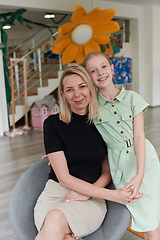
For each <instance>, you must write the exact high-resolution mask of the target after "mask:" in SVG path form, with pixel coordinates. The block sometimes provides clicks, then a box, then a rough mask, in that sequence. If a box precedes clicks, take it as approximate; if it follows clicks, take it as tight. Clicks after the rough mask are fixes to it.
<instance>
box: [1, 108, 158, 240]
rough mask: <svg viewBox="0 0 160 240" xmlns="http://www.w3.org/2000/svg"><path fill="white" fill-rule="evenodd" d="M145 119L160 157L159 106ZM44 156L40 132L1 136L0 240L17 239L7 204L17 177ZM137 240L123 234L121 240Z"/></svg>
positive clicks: (149, 134) (149, 136)
mask: <svg viewBox="0 0 160 240" xmlns="http://www.w3.org/2000/svg"><path fill="white" fill-rule="evenodd" d="M144 116H145V133H146V138H147V139H149V140H150V141H151V142H152V143H153V145H154V146H155V148H156V150H157V153H158V156H159V157H160V107H155V108H149V109H148V110H147V111H146V113H145V114H144ZM43 154H44V148H43V136H42V131H38V130H28V132H27V133H26V134H23V135H21V136H20V135H17V136H15V137H8V136H4V137H0V156H1V157H0V170H1V171H0V183H1V184H0V240H16V237H15V235H14V233H13V231H12V228H11V226H10V223H9V218H8V203H9V198H10V195H11V192H12V189H13V187H14V185H15V183H16V181H17V180H18V178H19V177H20V176H21V175H22V174H23V173H24V172H25V171H26V170H27V169H28V168H29V167H30V166H31V165H33V164H34V163H35V162H37V161H38V160H39V159H40V158H41V156H42V155H43ZM127 239H130V240H138V239H141V238H140V237H138V236H137V235H135V234H133V233H131V232H129V231H126V232H125V234H124V236H123V237H122V239H121V240H127ZM20 240H23V239H20Z"/></svg>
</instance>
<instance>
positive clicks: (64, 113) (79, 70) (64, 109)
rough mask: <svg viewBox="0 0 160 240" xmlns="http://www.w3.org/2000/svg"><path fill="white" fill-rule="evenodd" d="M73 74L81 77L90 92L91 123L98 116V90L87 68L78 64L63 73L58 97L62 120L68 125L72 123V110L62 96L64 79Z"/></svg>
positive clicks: (67, 68) (89, 109)
mask: <svg viewBox="0 0 160 240" xmlns="http://www.w3.org/2000/svg"><path fill="white" fill-rule="evenodd" d="M73 74H77V75H79V76H80V77H81V78H82V79H83V81H84V82H85V83H86V85H87V87H88V88H89V90H90V102H89V105H88V120H89V121H90V122H91V121H93V119H94V118H96V117H97V115H98V103H97V95H96V90H95V87H94V85H93V83H92V80H91V77H90V76H89V74H88V72H87V71H86V70H85V68H83V67H81V66H80V65H77V64H74V65H70V66H68V67H66V69H65V70H64V71H63V73H62V75H61V78H60V82H59V87H58V96H59V103H60V113H59V117H60V120H62V121H63V122H66V123H69V122H70V121H71V108H70V105H69V104H68V102H67V100H66V99H65V97H64V96H63V95H62V92H63V90H64V89H63V79H64V78H65V77H66V76H70V75H73Z"/></svg>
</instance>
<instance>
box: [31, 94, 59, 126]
mask: <svg viewBox="0 0 160 240" xmlns="http://www.w3.org/2000/svg"><path fill="white" fill-rule="evenodd" d="M58 112H59V104H58V102H57V101H56V99H55V98H54V97H53V95H48V96H45V97H44V98H43V99H42V100H40V101H36V102H34V103H33V104H32V106H31V119H32V127H33V128H34V129H39V130H43V122H44V120H45V119H46V118H47V117H48V116H49V115H51V114H57V113H58Z"/></svg>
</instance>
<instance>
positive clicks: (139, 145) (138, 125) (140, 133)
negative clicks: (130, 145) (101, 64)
mask: <svg viewBox="0 0 160 240" xmlns="http://www.w3.org/2000/svg"><path fill="white" fill-rule="evenodd" d="M133 127H134V129H133V130H134V147H135V152H136V160H137V174H136V176H135V177H133V178H132V180H131V181H130V182H129V183H128V184H127V185H126V186H125V187H124V188H123V189H124V190H126V189H128V187H131V186H134V187H133V189H132V191H133V194H132V197H134V196H135V195H136V193H137V192H139V188H140V185H141V183H142V180H143V177H144V168H145V157H146V148H145V134H144V117H143V112H140V113H139V114H138V115H137V116H135V118H134V122H133Z"/></svg>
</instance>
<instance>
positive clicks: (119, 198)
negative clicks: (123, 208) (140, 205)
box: [111, 188, 143, 205]
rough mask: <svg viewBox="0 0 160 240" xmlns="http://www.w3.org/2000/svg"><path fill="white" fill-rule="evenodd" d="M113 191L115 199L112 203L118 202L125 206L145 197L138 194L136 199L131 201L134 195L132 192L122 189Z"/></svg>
mask: <svg viewBox="0 0 160 240" xmlns="http://www.w3.org/2000/svg"><path fill="white" fill-rule="evenodd" d="M112 191H113V198H112V199H111V201H114V202H118V203H121V204H124V205H126V204H127V203H131V202H136V201H137V200H138V199H139V198H141V197H142V196H143V194H142V193H137V194H136V196H135V198H132V199H131V196H132V193H131V192H130V190H123V189H121V188H118V189H116V190H112Z"/></svg>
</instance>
